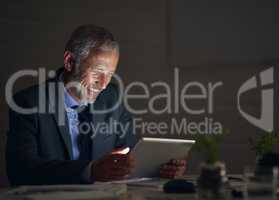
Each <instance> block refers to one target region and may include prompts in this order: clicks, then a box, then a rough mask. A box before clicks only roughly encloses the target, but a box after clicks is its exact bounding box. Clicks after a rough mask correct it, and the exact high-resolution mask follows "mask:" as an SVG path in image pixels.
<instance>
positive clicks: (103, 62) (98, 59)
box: [83, 50, 119, 71]
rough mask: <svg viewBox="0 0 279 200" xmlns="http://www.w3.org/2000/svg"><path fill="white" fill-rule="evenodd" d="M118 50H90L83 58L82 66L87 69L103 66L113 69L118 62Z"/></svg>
mask: <svg viewBox="0 0 279 200" xmlns="http://www.w3.org/2000/svg"><path fill="white" fill-rule="evenodd" d="M118 58H119V55H118V52H117V51H115V50H108V51H99V52H96V51H91V52H90V53H89V55H88V56H87V58H86V59H84V64H83V65H84V67H85V68H87V69H96V68H105V69H106V70H110V71H115V69H116V66H117V63H118Z"/></svg>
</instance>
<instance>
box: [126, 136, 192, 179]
mask: <svg viewBox="0 0 279 200" xmlns="http://www.w3.org/2000/svg"><path fill="white" fill-rule="evenodd" d="M193 144H195V140H183V139H169V138H150V137H148V138H147V137H143V138H141V139H140V140H139V141H138V143H137V144H136V145H135V147H134V148H133V149H132V151H131V152H130V153H131V154H132V155H133V156H134V158H135V160H136V166H135V169H134V172H133V173H132V174H131V178H140V177H158V176H159V169H160V166H161V165H162V164H164V163H166V162H168V161H169V160H170V159H186V157H187V155H188V152H189V150H190V149H191V147H192V146H193Z"/></svg>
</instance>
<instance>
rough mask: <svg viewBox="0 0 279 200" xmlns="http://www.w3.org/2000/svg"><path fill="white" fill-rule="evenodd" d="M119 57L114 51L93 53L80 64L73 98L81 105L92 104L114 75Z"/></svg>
mask: <svg viewBox="0 0 279 200" xmlns="http://www.w3.org/2000/svg"><path fill="white" fill-rule="evenodd" d="M118 58H119V55H118V53H117V52H116V51H113V50H112V51H102V52H99V53H96V52H93V53H90V54H89V55H88V57H87V58H86V59H84V60H83V61H82V62H81V63H80V71H81V73H80V77H79V80H78V81H77V82H78V87H76V88H75V91H74V93H75V96H76V97H77V98H78V99H79V100H80V101H82V102H83V103H94V101H95V100H96V98H97V96H98V95H99V94H100V92H101V91H102V90H104V89H105V88H106V87H107V85H108V84H109V82H110V80H111V78H112V76H113V74H114V73H115V70H116V67H117V63H118Z"/></svg>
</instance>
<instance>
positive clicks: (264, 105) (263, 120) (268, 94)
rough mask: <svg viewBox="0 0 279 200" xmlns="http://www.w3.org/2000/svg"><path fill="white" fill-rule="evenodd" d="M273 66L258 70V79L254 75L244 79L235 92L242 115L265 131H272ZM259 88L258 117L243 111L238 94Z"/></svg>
mask: <svg viewBox="0 0 279 200" xmlns="http://www.w3.org/2000/svg"><path fill="white" fill-rule="evenodd" d="M273 71H274V70H273V67H271V68H269V69H267V70H265V71H262V72H260V74H259V80H258V81H257V79H256V76H253V77H251V78H250V79H248V80H247V81H245V82H244V83H243V84H242V85H241V87H240V88H239V90H238V92H237V108H238V111H239V112H240V114H241V115H242V117H244V118H245V119H246V120H247V121H248V122H250V123H251V124H253V125H254V126H256V127H258V128H261V129H263V130H265V131H268V132H270V131H273V129H274V126H273V121H274V119H273V95H274V94H273V93H274V90H273V88H272V86H273V81H274V80H273ZM257 88H260V91H261V115H260V118H256V117H254V116H252V115H250V114H248V113H246V112H244V111H243V109H242V108H241V105H240V96H241V95H242V94H244V93H246V92H247V91H250V90H252V89H257Z"/></svg>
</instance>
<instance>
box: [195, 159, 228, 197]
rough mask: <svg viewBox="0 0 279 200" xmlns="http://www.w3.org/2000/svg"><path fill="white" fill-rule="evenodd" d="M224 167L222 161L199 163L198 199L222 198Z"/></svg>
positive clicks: (224, 178)
mask: <svg viewBox="0 0 279 200" xmlns="http://www.w3.org/2000/svg"><path fill="white" fill-rule="evenodd" d="M226 182H227V177H226V167H225V164H224V163H222V162H216V163H213V164H210V163H203V164H201V172H200V176H199V178H198V180H197V186H198V198H199V199H224V198H225V183H226Z"/></svg>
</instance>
